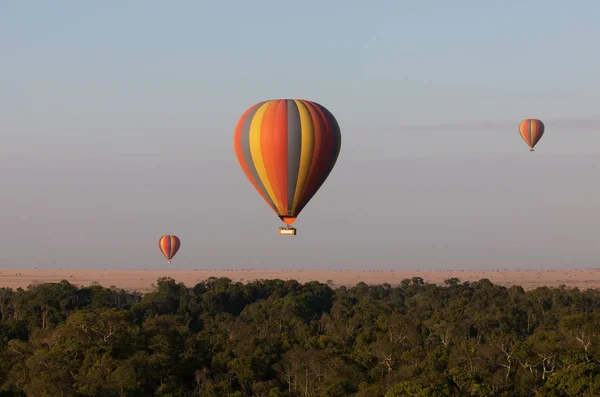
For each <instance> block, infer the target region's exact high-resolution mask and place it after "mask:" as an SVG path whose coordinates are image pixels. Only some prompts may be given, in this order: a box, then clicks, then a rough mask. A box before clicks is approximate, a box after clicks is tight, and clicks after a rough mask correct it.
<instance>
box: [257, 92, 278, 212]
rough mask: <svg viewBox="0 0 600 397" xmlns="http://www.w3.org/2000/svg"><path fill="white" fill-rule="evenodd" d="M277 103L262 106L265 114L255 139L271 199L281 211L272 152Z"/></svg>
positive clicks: (273, 152)
mask: <svg viewBox="0 0 600 397" xmlns="http://www.w3.org/2000/svg"><path fill="white" fill-rule="evenodd" d="M277 104H278V103H277V101H271V102H269V103H267V104H266V105H264V107H265V112H264V114H263V116H262V122H261V123H260V127H259V128H260V131H259V132H260V135H259V137H260V139H257V140H258V142H259V146H260V153H261V158H262V163H263V166H264V169H265V175H266V177H265V178H266V180H267V183H266V184H265V185H269V186H270V188H271V192H272V193H271V194H270V196H271V199H272V200H273V202H274V203H275V206H276V207H277V211H278V212H281V211H282V210H283V208H282V206H281V199H280V198H279V190H278V185H277V167H275V150H274V135H275V117H276V116H277Z"/></svg>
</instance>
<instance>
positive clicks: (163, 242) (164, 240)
mask: <svg viewBox="0 0 600 397" xmlns="http://www.w3.org/2000/svg"><path fill="white" fill-rule="evenodd" d="M180 246H181V241H180V240H179V237H177V236H173V235H171V234H167V235H166V236H162V237H161V238H159V239H158V248H159V249H160V252H162V254H163V255H164V256H165V258H167V263H171V259H173V257H174V256H175V254H176V253H177V251H179V247H180Z"/></svg>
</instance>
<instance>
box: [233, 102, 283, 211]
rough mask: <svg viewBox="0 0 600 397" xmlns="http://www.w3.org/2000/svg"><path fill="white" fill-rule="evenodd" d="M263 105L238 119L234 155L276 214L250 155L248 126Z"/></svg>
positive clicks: (259, 104)
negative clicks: (237, 148)
mask: <svg viewBox="0 0 600 397" xmlns="http://www.w3.org/2000/svg"><path fill="white" fill-rule="evenodd" d="M265 103H266V101H264V102H260V103H258V104H257V105H255V106H254V107H253V108H251V110H250V111H249V112H248V114H247V115H246V117H244V118H242V119H240V122H239V124H238V125H239V126H240V130H239V131H240V133H239V136H237V137H236V141H237V142H239V143H238V145H239V152H236V155H237V158H238V161H239V162H240V164H241V165H242V169H243V170H244V172H245V174H246V177H247V178H248V180H249V181H250V183H252V185H253V186H254V188H255V189H256V190H257V191H258V193H259V194H260V195H261V196H262V198H263V199H264V200H265V201H266V202H267V203H268V204H269V206H270V207H271V208H272V209H273V211H275V213H277V208H276V207H275V204H274V203H273V201H272V200H271V198H270V197H269V195H268V194H267V191H266V189H265V187H264V186H263V184H262V182H261V180H260V178H259V176H258V172H257V171H256V167H255V165H254V162H253V161H252V155H251V153H250V125H251V123H252V119H253V118H254V115H255V114H256V111H257V110H258V109H259V108H260V107H261V106H262V105H264V104H265ZM244 165H245V167H244Z"/></svg>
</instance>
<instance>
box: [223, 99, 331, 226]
mask: <svg viewBox="0 0 600 397" xmlns="http://www.w3.org/2000/svg"><path fill="white" fill-rule="evenodd" d="M341 143H342V136H341V133H340V127H339V125H338V123H337V121H336V119H335V117H334V116H333V115H332V114H331V112H329V110H327V109H326V108H325V107H323V106H321V105H319V104H318V103H315V102H311V101H306V100H299V99H275V100H268V101H263V102H260V103H257V104H256V105H254V106H252V107H250V108H249V109H248V110H246V112H245V113H244V114H243V115H242V117H241V118H240V119H239V121H238V123H237V126H236V128H235V133H234V138H233V146H234V149H235V155H236V156H237V159H238V161H239V163H240V166H241V167H242V170H243V171H244V173H245V174H246V177H247V178H248V179H249V180H250V183H252V185H253V186H254V188H255V189H256V190H257V191H258V193H259V194H260V195H261V196H262V198H263V199H264V200H265V201H266V202H267V204H269V206H270V207H271V208H272V209H273V211H275V213H276V214H277V216H279V218H280V219H281V220H282V221H283V222H284V223H285V224H286V225H287V226H285V227H281V228H279V234H284V235H295V234H296V229H295V228H293V227H291V226H290V225H291V224H292V223H294V221H295V220H296V217H297V216H298V214H300V212H301V211H302V209H303V208H304V206H306V204H307V203H308V202H309V201H310V199H311V198H312V197H313V196H314V195H315V193H316V192H317V191H318V190H319V188H320V187H321V185H322V184H323V183H324V182H325V180H326V179H327V177H328V176H329V174H330V172H331V170H332V169H333V166H334V165H335V163H336V161H337V158H338V155H339V153H340V147H341Z"/></svg>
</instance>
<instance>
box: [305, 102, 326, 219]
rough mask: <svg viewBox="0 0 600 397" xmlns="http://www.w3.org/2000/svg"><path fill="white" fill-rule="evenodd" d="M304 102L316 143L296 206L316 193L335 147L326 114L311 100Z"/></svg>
mask: <svg viewBox="0 0 600 397" xmlns="http://www.w3.org/2000/svg"><path fill="white" fill-rule="evenodd" d="M304 103H305V105H306V107H307V108H308V110H309V112H310V114H311V118H312V120H313V127H314V132H315V134H314V136H315V144H314V152H313V158H312V163H311V165H310V170H309V172H308V177H307V179H306V183H305V184H304V188H303V189H302V193H301V194H300V197H301V199H300V204H298V206H297V207H296V208H298V207H300V206H302V205H303V204H304V202H305V201H306V199H307V198H308V197H312V196H314V194H315V193H316V191H315V187H316V186H317V185H318V183H319V182H320V178H322V177H323V174H324V172H325V171H326V169H325V167H326V166H327V164H328V159H329V156H330V153H331V147H333V139H332V138H333V137H332V135H331V134H328V133H327V132H328V131H331V129H330V128H328V127H329V126H328V124H327V121H326V119H325V115H324V114H323V113H322V112H321V110H320V109H319V107H317V106H316V105H315V104H314V103H312V102H309V101H305V102H304Z"/></svg>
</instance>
